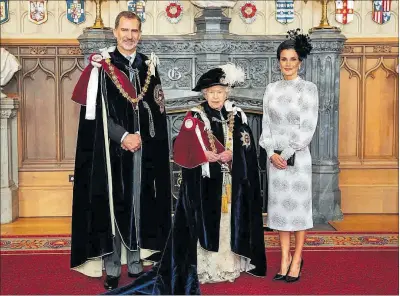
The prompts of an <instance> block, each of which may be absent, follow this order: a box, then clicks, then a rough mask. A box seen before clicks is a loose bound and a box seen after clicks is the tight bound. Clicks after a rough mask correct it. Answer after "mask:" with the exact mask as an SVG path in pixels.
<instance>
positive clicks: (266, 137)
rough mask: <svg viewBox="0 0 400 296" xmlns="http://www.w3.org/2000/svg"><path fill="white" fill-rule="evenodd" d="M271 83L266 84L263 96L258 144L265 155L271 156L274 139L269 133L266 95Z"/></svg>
mask: <svg viewBox="0 0 400 296" xmlns="http://www.w3.org/2000/svg"><path fill="white" fill-rule="evenodd" d="M270 86H271V84H268V85H267V88H266V90H265V93H264V98H263V118H262V133H261V136H260V141H259V144H260V146H261V147H262V148H264V149H265V150H266V152H267V156H268V157H271V156H272V155H273V154H274V139H273V137H272V133H271V127H270V118H269V113H268V111H269V107H268V96H269V91H270V88H271V87H270Z"/></svg>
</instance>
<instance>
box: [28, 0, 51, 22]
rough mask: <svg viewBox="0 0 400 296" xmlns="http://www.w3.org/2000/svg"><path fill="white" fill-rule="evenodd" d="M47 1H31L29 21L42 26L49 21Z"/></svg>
mask: <svg viewBox="0 0 400 296" xmlns="http://www.w3.org/2000/svg"><path fill="white" fill-rule="evenodd" d="M47 16H48V12H47V0H29V8H28V19H29V20H30V21H31V22H32V23H34V24H36V25H40V24H43V23H44V22H46V21H47Z"/></svg>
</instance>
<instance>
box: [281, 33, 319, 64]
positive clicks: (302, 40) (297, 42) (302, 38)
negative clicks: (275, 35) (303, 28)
mask: <svg viewBox="0 0 400 296" xmlns="http://www.w3.org/2000/svg"><path fill="white" fill-rule="evenodd" d="M299 32H300V29H296V30H290V31H288V32H287V33H288V35H287V36H286V38H289V39H288V40H285V41H283V42H282V43H281V44H279V46H278V49H277V51H276V56H277V58H278V60H279V59H280V58H281V52H282V50H285V49H294V50H295V51H296V52H297V55H298V56H299V60H300V61H302V60H304V59H305V58H307V56H308V55H309V54H310V52H311V50H312V45H311V39H310V37H309V36H308V35H304V34H299Z"/></svg>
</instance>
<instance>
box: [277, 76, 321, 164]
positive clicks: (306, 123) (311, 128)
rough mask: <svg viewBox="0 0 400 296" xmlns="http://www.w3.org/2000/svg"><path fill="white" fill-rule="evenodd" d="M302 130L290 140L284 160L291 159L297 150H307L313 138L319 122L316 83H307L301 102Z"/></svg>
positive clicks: (283, 155) (283, 154) (295, 133)
mask: <svg viewBox="0 0 400 296" xmlns="http://www.w3.org/2000/svg"><path fill="white" fill-rule="evenodd" d="M300 108H301V113H300V128H299V129H298V130H297V131H295V132H294V133H293V134H292V135H291V137H290V139H289V146H288V147H287V148H285V149H284V150H283V151H282V154H281V156H282V158H284V159H286V160H287V159H289V158H290V157H291V156H292V155H293V154H294V153H295V152H296V150H302V149H304V148H306V147H307V146H308V145H309V144H310V142H311V140H312V138H313V136H314V132H315V129H316V127H317V122H318V89H317V86H316V85H315V84H314V83H307V85H306V86H305V87H304V90H303V93H302V95H301V100H300Z"/></svg>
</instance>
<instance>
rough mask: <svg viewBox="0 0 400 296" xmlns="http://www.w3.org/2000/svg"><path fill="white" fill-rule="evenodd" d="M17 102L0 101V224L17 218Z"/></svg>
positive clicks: (11, 100)
mask: <svg viewBox="0 0 400 296" xmlns="http://www.w3.org/2000/svg"><path fill="white" fill-rule="evenodd" d="M18 108H19V101H18V100H14V99H9V98H4V99H1V100H0V120H1V126H0V127H1V129H0V145H1V158H0V159H1V181H0V185H1V203H0V204H1V224H4V223H10V222H12V221H14V220H15V219H17V218H18V214H19V203H18V146H17V138H18V131H17V110H18Z"/></svg>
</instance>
